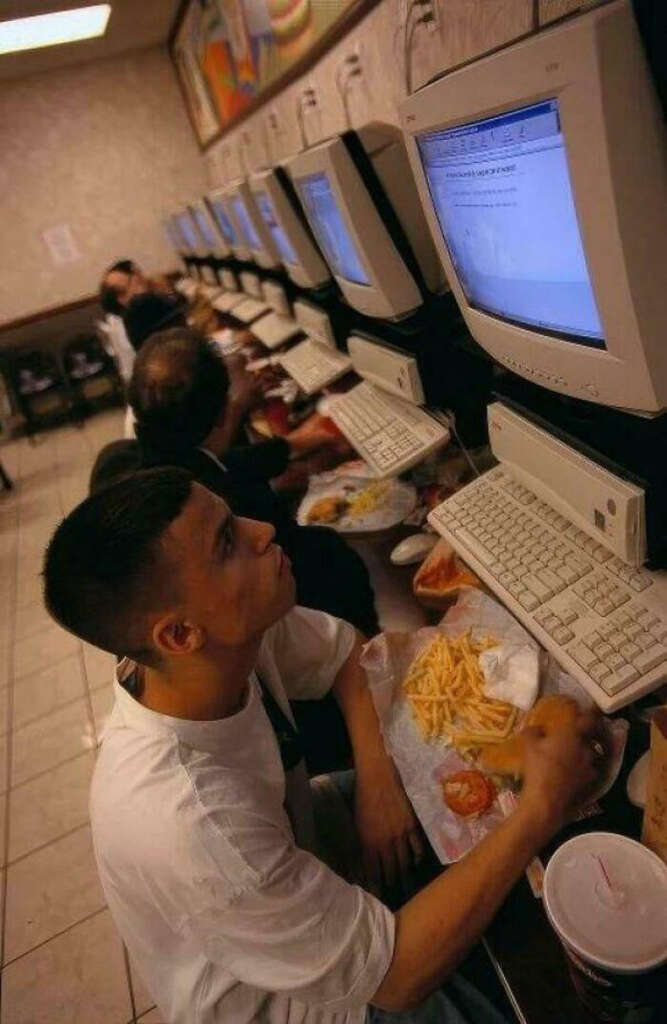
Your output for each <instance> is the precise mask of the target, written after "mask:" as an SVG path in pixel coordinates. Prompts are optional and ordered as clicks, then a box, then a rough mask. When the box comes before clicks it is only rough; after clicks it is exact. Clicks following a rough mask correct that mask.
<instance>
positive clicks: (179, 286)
mask: <svg viewBox="0 0 667 1024" xmlns="http://www.w3.org/2000/svg"><path fill="white" fill-rule="evenodd" d="M174 288H175V289H176V291H177V292H180V294H181V295H184V296H185V297H186V299H193V298H194V297H195V295H196V294H197V282H196V281H193V280H192V278H191V277H181V278H179V280H178V281H177V282H176V284H175V285H174Z"/></svg>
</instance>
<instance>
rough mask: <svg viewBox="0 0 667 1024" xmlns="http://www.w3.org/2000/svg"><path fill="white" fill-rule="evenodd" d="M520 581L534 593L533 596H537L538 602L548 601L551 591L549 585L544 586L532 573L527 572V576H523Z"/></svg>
mask: <svg viewBox="0 0 667 1024" xmlns="http://www.w3.org/2000/svg"><path fill="white" fill-rule="evenodd" d="M522 582H523V584H524V586H525V587H526V588H527V589H528V590H530V591H532V593H533V594H535V597H537V598H539V600H540V603H542V602H543V601H548V600H549V598H550V597H551V593H552V592H551V590H550V589H549V587H547V586H545V585H544V583H542V581H541V580H540V579H538V578H537V576H535V574H534V573H529V574H528V575H527V576H524V578H523V581H522Z"/></svg>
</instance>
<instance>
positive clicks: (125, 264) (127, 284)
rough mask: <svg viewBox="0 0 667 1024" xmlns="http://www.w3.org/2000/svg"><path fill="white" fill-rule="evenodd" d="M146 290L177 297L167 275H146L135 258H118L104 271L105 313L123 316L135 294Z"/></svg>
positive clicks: (103, 297)
mask: <svg viewBox="0 0 667 1024" xmlns="http://www.w3.org/2000/svg"><path fill="white" fill-rule="evenodd" d="M146 292H154V293H159V294H161V295H165V296H167V297H168V298H174V297H175V292H174V290H173V288H172V286H171V284H170V283H169V281H168V279H167V278H166V277H162V276H157V277H152V278H151V277H146V275H145V274H144V273H143V271H142V270H140V268H139V267H138V266H137V264H136V263H135V262H134V261H133V260H118V261H117V262H116V263H112V264H111V266H110V267H109V268H108V269H107V270H106V271H105V272H104V275H103V277H102V281H101V283H100V304H101V306H102V309H103V310H104V312H105V313H112V314H114V315H115V316H120V317H122V316H123V313H124V312H125V310H126V309H127V307H128V306H129V304H130V302H131V300H132V299H133V298H134V296H135V295H144V294H146Z"/></svg>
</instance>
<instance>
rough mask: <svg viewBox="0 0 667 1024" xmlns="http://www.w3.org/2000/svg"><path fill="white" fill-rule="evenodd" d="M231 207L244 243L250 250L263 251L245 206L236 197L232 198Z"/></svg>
mask: <svg viewBox="0 0 667 1024" xmlns="http://www.w3.org/2000/svg"><path fill="white" fill-rule="evenodd" d="M232 206H233V207H234V213H235V214H236V217H237V220H238V222H239V225H240V227H241V234H242V235H243V236H244V237H245V240H246V243H247V244H248V245H249V246H250V248H251V249H255V250H257V249H263V248H264V247H263V245H262V243H261V242H260V240H259V236H258V235H257V232H256V231H255V227H254V225H253V222H252V220H251V219H250V214H249V213H248V210H247V209H246V205H245V203H244V202H243V200H242V199H240V198H239V197H238V196H234V197H233V198H232Z"/></svg>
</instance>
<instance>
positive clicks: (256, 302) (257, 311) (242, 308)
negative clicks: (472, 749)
mask: <svg viewBox="0 0 667 1024" xmlns="http://www.w3.org/2000/svg"><path fill="white" fill-rule="evenodd" d="M270 308H271V307H270V306H269V304H268V302H262V301H261V299H251V298H248V296H247V295H246V296H245V297H244V298H243V302H239V304H238V305H237V306H234V316H235V317H236V319H237V320H240V321H241V322H242V323H244V324H249V323H252V321H253V320H256V319H257V317H258V316H262V315H263V314H264V313H268V312H269V310H270Z"/></svg>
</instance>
